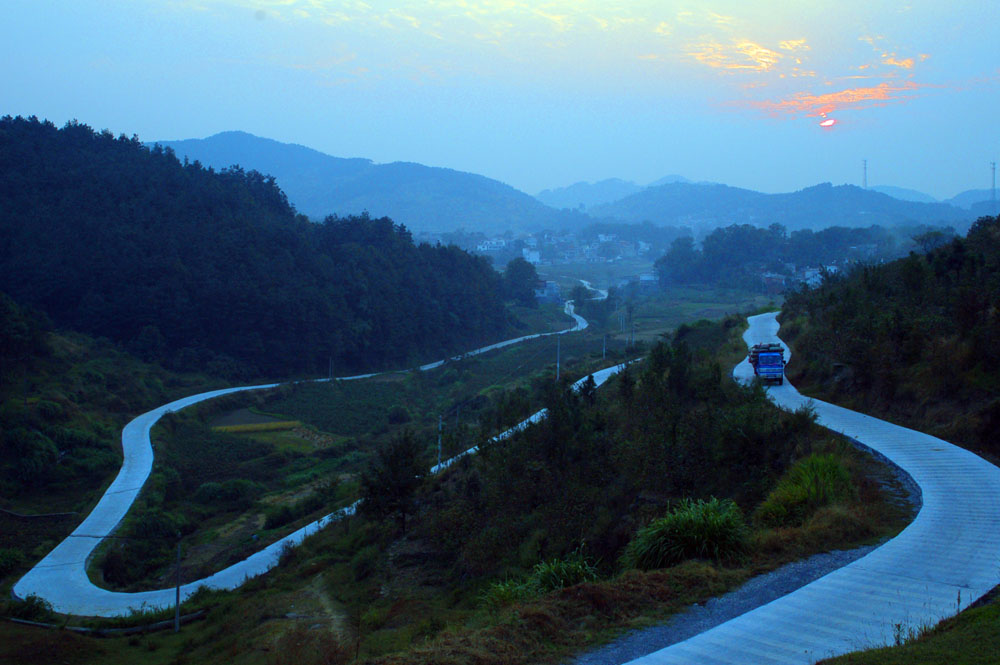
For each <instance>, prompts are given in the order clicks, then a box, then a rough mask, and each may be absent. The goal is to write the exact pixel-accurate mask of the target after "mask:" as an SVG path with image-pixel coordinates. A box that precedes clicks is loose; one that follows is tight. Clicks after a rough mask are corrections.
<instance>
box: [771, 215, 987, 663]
mask: <svg viewBox="0 0 1000 665" xmlns="http://www.w3.org/2000/svg"><path fill="white" fill-rule="evenodd" d="M916 240H917V242H918V244H919V245H920V246H921V248H922V249H924V250H925V251H926V253H925V254H915V253H914V254H910V255H909V256H908V257H906V258H903V259H900V260H897V261H894V262H892V263H887V264H883V265H877V266H863V267H861V268H859V269H858V270H856V271H854V272H853V273H851V274H849V275H842V276H837V277H828V278H827V279H826V280H824V282H823V284H822V285H821V286H820V287H818V288H816V289H813V290H810V291H803V292H801V293H796V294H791V295H789V296H788V298H787V300H786V304H785V307H784V309H783V311H782V314H781V317H780V318H781V321H782V328H781V334H782V336H783V338H784V339H785V340H786V341H788V342H790V344H791V345H792V347H793V349H794V354H793V356H792V361H791V363H790V364H789V367H788V372H789V375H790V378H791V379H792V381H794V382H795V383H796V385H798V386H799V387H800V389H803V390H804V391H808V392H809V393H810V394H813V395H816V396H817V397H820V398H822V399H826V400H829V401H833V402H836V403H839V404H843V405H844V406H847V407H849V408H852V409H856V410H859V411H863V412H866V413H870V414H872V415H875V416H878V417H880V418H885V419H888V420H891V421H895V422H899V423H902V424H904V425H906V426H909V427H913V428H916V429H919V430H922V431H925V432H929V433H931V434H934V435H936V436H939V437H941V438H943V439H945V440H947V441H950V442H952V443H955V444H958V445H962V446H965V447H967V448H970V449H972V450H974V451H976V452H978V453H980V454H982V455H984V456H985V457H986V458H987V459H992V460H995V459H996V458H997V457H998V456H1000V445H998V443H997V438H996V430H997V426H998V424H1000V402H998V399H997V391H998V389H1000V373H998V371H997V367H998V361H1000V344H998V342H1000V319H998V317H997V312H996V307H995V303H996V302H997V299H998V297H1000V218H997V217H992V218H991V217H983V218H980V219H979V220H978V221H977V222H976V223H975V224H973V226H972V228H971V229H970V230H969V233H968V235H967V236H966V237H965V238H950V239H949V238H944V237H940V236H935V235H933V234H924V235H922V236H919V237H917V238H916ZM822 512H823V510H820V511H819V512H818V513H817V515H818V514H820V513H822ZM998 613H1000V606H998V605H996V604H995V599H994V601H991V604H988V605H986V606H984V607H980V608H977V609H973V610H967V611H965V612H963V613H962V614H961V615H959V616H957V617H955V618H953V619H949V620H947V621H944V622H942V623H941V624H940V625H939V626H937V627H936V628H929V627H926V628H925V627H917V629H916V630H915V631H911V627H905V626H904V627H898V630H897V633H896V641H897V642H906V644H905V645H903V646H898V647H894V648H884V649H876V650H872V651H867V652H860V653H855V654H850V655H847V656H844V657H841V658H837V659H833V660H830V661H824V662H825V663H826V662H829V663H837V664H841V663H858V664H871V665H875V664H889V663H908V664H909V663H918V664H919V663H942V662H948V663H970V664H972V663H992V662H996V654H997V653H998V652H1000V644H998V641H997V635H998V634H1000V633H998V630H997V628H998V626H1000V614H998ZM911 633H912V634H911Z"/></svg>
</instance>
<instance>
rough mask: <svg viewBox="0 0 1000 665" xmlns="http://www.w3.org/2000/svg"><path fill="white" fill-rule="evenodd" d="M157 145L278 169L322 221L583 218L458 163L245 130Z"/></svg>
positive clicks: (213, 163)
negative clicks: (438, 163)
mask: <svg viewBox="0 0 1000 665" xmlns="http://www.w3.org/2000/svg"><path fill="white" fill-rule="evenodd" d="M157 143H159V144H160V145H162V146H164V147H170V148H172V149H173V150H174V151H175V152H176V153H177V155H178V156H180V157H182V158H183V157H188V158H189V159H191V160H199V161H200V162H201V163H202V164H204V165H205V166H210V167H213V168H215V169H222V168H226V167H229V166H231V165H233V164H239V165H240V166H242V167H243V168H245V169H254V170H257V171H260V172H261V173H267V174H270V175H272V176H274V178H275V181H276V182H277V184H278V185H279V186H280V187H281V188H282V190H283V191H285V192H286V193H287V194H288V198H289V200H290V201H291V203H292V204H293V205H294V206H295V207H296V208H297V209H298V211H299V212H301V213H303V214H306V215H308V216H310V217H312V218H314V219H322V218H323V217H325V216H326V215H330V214H337V215H354V214H359V213H361V212H362V211H366V210H367V211H368V213H369V214H371V215H372V216H373V217H381V216H387V217H391V218H392V219H393V220H395V221H396V222H398V223H400V224H404V225H406V226H407V227H408V228H410V229H411V230H413V231H418V232H442V231H452V230H455V229H459V228H465V229H466V230H470V231H472V230H475V231H482V232H484V233H487V234H490V233H502V232H503V231H506V230H508V229H520V230H527V229H539V228H546V227H548V228H553V227H561V226H566V225H569V224H573V223H575V222H576V221H577V216H574V215H572V214H570V213H566V212H561V211H557V210H553V209H551V208H548V207H547V206H545V205H543V204H542V203H541V202H539V201H537V200H535V199H534V198H533V197H531V196H529V195H527V194H525V193H524V192H521V191H518V190H516V189H514V188H513V187H510V186H508V185H505V184H503V183H502V182H499V181H497V180H492V179H490V178H486V177H484V176H481V175H476V174H473V173H465V172H462V171H455V170H452V169H445V168H436V167H430V166H424V165H422V164H414V163H407V162H394V163H391V164H375V163H373V162H372V161H371V160H367V159H342V158H339V157H332V156H330V155H326V154H323V153H321V152H318V151H316V150H312V149H310V148H306V147H303V146H300V145H293V144H288V143H280V142H278V141H273V140H271V139H265V138H260V137H257V136H253V135H252V134H247V133H245V132H223V133H221V134H216V135H214V136H210V137H208V138H206V139H189V140H185V141H158V142H157Z"/></svg>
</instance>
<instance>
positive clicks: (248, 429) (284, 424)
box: [212, 420, 302, 434]
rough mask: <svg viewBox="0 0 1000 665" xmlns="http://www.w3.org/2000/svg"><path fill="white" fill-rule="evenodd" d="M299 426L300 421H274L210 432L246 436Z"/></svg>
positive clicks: (218, 428) (225, 427)
mask: <svg viewBox="0 0 1000 665" xmlns="http://www.w3.org/2000/svg"><path fill="white" fill-rule="evenodd" d="M301 426H302V421H300V420H276V421H274V422H270V423H253V424H250V425H219V426H218V427H213V428H212V431H215V432H236V433H242V434H248V433H252V432H279V431H282V430H289V429H295V428H296V427H301Z"/></svg>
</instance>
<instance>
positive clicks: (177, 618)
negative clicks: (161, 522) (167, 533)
mask: <svg viewBox="0 0 1000 665" xmlns="http://www.w3.org/2000/svg"><path fill="white" fill-rule="evenodd" d="M174 632H175V633H179V632H181V534H179V533H178V534H177V591H176V594H175V595H174Z"/></svg>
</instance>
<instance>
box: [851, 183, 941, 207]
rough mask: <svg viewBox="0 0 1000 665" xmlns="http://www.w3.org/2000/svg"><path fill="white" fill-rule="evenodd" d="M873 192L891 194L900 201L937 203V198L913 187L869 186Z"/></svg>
mask: <svg viewBox="0 0 1000 665" xmlns="http://www.w3.org/2000/svg"><path fill="white" fill-rule="evenodd" d="M868 189H870V190H871V191H873V192H880V193H882V194H885V195H886V196H891V197H892V198H894V199H899V200H900V201H915V202H917V203H938V200H937V199H936V198H934V197H933V196H931V195H930V194H924V193H923V192H918V191H917V190H915V189H907V188H905V187H893V186H892V185H875V186H873V187H869V188H868Z"/></svg>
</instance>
